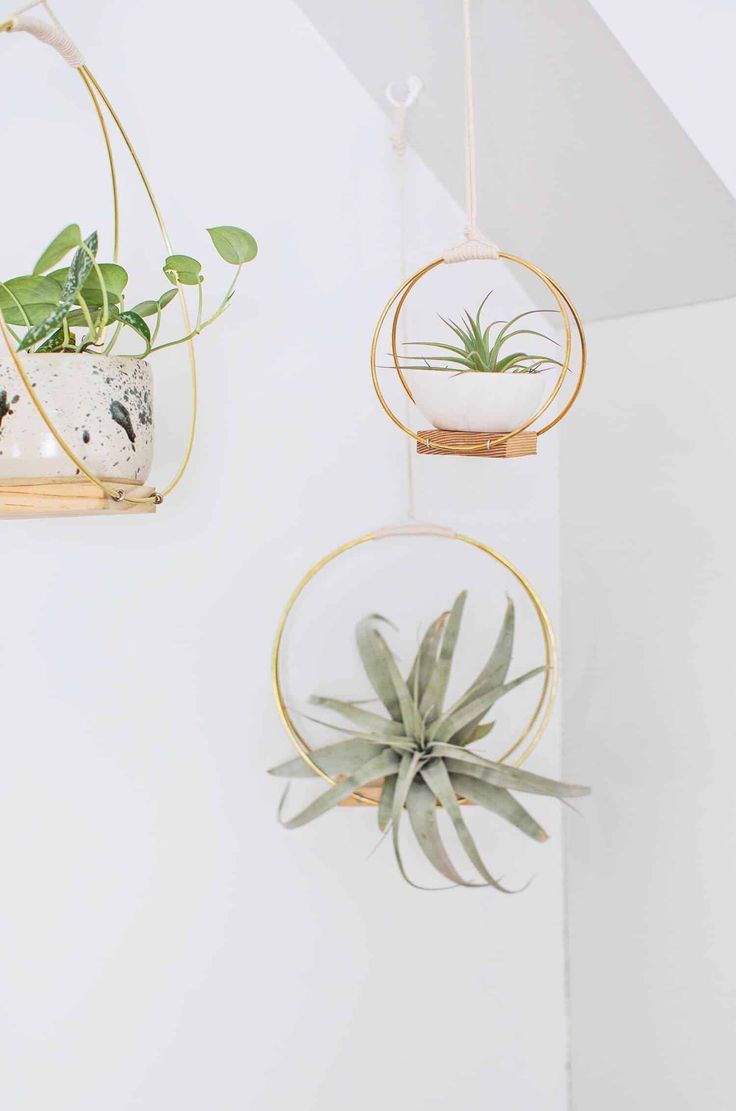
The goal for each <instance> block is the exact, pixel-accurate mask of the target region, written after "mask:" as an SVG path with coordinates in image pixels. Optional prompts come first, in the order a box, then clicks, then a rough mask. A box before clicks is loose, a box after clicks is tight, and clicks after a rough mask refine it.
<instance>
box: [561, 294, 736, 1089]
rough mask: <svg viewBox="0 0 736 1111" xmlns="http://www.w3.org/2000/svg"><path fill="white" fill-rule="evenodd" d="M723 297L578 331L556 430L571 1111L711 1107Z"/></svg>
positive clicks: (720, 1070) (722, 684)
mask: <svg viewBox="0 0 736 1111" xmlns="http://www.w3.org/2000/svg"><path fill="white" fill-rule="evenodd" d="M735 323H736V302H733V301H728V302H722V303H720V304H712V305H704V306H698V307H692V308H688V309H679V310H675V311H671V312H665V313H657V314H652V315H648V316H637V317H631V318H628V319H626V320H620V321H611V322H607V323H601V324H597V325H594V326H593V327H591V328H590V329H589V336H590V343H591V375H590V380H589V384H588V388H587V389H586V391H585V393H584V394H583V395H581V401H580V410H579V412H578V414H577V419H576V420H574V421H570V422H569V427H568V428H567V429H566V434H565V436H564V437H563V439H562V454H561V460H562V471H561V487H562V505H561V518H562V556H563V559H562V567H563V598H564V606H563V632H564V645H565V650H564V653H563V666H564V673H565V684H566V685H565V695H566V697H565V746H566V764H567V767H566V772H567V774H568V775H572V776H579V777H581V778H583V779H584V780H586V781H588V782H591V783H592V784H593V788H594V795H593V798H592V799H591V805H590V806H589V807H588V808H587V809H586V817H585V821H582V822H581V821H579V820H571V821H570V822H569V823H568V843H569V861H570V867H569V879H570V896H569V909H570V947H571V970H572V977H571V1000H572V1010H571V1015H572V1025H571V1037H572V1080H573V1084H572V1086H573V1106H574V1108H575V1111H589V1109H590V1108H595V1111H619V1109H620V1108H621V1107H626V1108H630V1109H631V1111H648V1109H649V1108H652V1107H657V1108H659V1107H667V1108H668V1109H671V1111H692V1109H693V1108H698V1111H728V1109H729V1108H732V1107H733V1106H734V1105H736V1081H735V1080H734V1074H733V1070H732V1068H730V1064H729V1059H730V1053H731V1051H732V1047H733V1039H734V1031H735V1030H736V958H735V957H734V945H733V937H734V928H735V926H736V922H735V918H736V915H735V914H734V895H733V880H732V876H733V860H734V852H735V851H736V832H735V827H734V822H733V790H732V784H733V781H734V775H735V774H736V758H735V757H734V746H733V712H732V697H733V685H734V684H733V643H732V615H733V612H734V605H735V604H736V586H735V584H734V574H733V568H734V566H735V565H736V532H735V530H734V523H733V497H732V484H733V483H732V476H733V474H734V463H735V462H736V453H735V451H734V439H733V409H734V405H735V404H736V381H735V380H734V377H733V374H732V373H731V361H732V360H731V356H730V354H729V352H730V349H731V343H732V338H733V332H734V324H735Z"/></svg>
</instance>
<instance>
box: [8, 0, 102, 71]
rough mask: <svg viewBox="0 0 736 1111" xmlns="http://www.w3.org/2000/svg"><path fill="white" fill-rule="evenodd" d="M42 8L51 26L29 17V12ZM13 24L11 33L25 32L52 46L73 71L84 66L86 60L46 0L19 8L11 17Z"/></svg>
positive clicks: (34, 0)
mask: <svg viewBox="0 0 736 1111" xmlns="http://www.w3.org/2000/svg"><path fill="white" fill-rule="evenodd" d="M38 7H42V8H43V9H44V11H45V12H46V14H47V15H48V17H49V19H50V20H51V25H49V24H48V23H46V22H44V21H43V20H41V19H34V18H33V16H31V15H28V12H30V11H32V10H33V8H38ZM11 21H12V24H11V26H10V28H9V30H11V31H25V32H27V34H29V35H34V36H35V38H37V39H39V40H40V41H41V42H45V43H46V44H47V45H48V46H52V47H53V48H54V50H57V51H58V52H59V54H60V55H61V57H62V58H63V59H64V61H65V62H66V63H67V65H70V66H71V67H72V69H79V67H80V66H83V65H84V58H83V57H82V53H81V51H80V50H79V49H78V48H77V46H75V44H74V43H73V42H72V40H71V38H70V37H69V35H68V34H67V33H66V31H65V30H64V28H63V27H62V25H61V23H60V22H59V20H58V19H57V17H56V16H55V15H54V13H53V12H52V10H51V8H50V6H49V5H48V4H47V3H46V0H33V2H32V3H30V4H26V5H25V6H24V7H22V8H19V9H18V11H16V12H14V13H13V15H12V16H11Z"/></svg>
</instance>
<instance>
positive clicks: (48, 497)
mask: <svg viewBox="0 0 736 1111" xmlns="http://www.w3.org/2000/svg"><path fill="white" fill-rule="evenodd" d="M43 7H45V8H46V10H47V14H49V15H50V16H51V18H52V20H53V21H54V22H53V24H46V23H42V22H40V21H38V20H35V19H30V18H28V17H26V16H24V15H16V16H13V17H11V18H10V19H8V20H6V21H5V22H4V23H2V24H0V33H2V32H13V31H27V32H29V33H31V34H33V35H35V36H36V37H37V38H39V39H40V40H41V41H42V42H46V43H48V44H49V45H51V46H52V47H54V48H55V49H56V50H57V52H58V53H59V54H60V55H61V57H62V58H63V59H64V60H65V61H66V62H67V64H69V65H70V66H71V67H72V68H73V69H74V70H76V71H77V72H78V74H79V76H80V78H81V80H82V82H83V84H84V87H85V89H86V91H87V93H88V94H89V97H90V100H91V102H92V107H93V109H94V113H95V117H96V119H97V122H98V124H99V127H100V131H101V134H102V139H103V143H104V147H105V152H106V158H107V162H108V165H109V173H110V181H111V189H112V209H113V228H114V247H113V261H115V262H117V259H118V249H119V241H120V211H119V197H118V181H117V172H116V167H115V158H114V154H113V149H112V143H111V140H110V133H109V130H108V125H107V123H106V121H105V114H104V110H103V109H106V110H107V113H108V115H109V118H110V120H111V121H112V123H113V124H114V126H115V128H116V129H117V131H118V133H119V135H120V137H121V139H122V141H123V143H124V145H125V147H126V148H127V150H128V153H129V154H130V157H131V159H132V161H133V163H134V165H135V168H136V170H137V172H138V175H139V177H140V179H141V181H142V183H143V186H144V188H145V191H146V194H147V196H148V199H149V201H150V204H151V207H152V208H153V212H154V215H155V217H156V222H157V224H158V227H159V231H160V233H161V236H162V238H163V241H164V243H165V245H166V248H167V250H168V252H169V254H172V253H173V246H172V244H171V241H170V239H169V235H168V232H167V230H166V225H165V223H164V218H163V215H162V213H161V209H160V208H159V205H158V202H157V200H156V197H155V194H154V192H153V189H152V187H151V184H150V182H149V180H148V178H147V176H146V173H145V171H144V169H143V166H142V164H141V161H140V159H139V157H138V154H137V152H136V150H135V147H134V146H133V143H132V140H131V139H130V136H129V135H128V133H127V131H126V130H125V128H124V127H123V124H122V122H121V120H120V118H119V116H118V115H117V113H116V111H115V109H114V108H113V106H112V104H111V103H110V101H109V100H108V98H107V96H106V94H105V92H104V91H103V89H102V88H101V86H100V84H99V83H98V81H97V79H96V78H95V77H94V75H93V74H92V72H91V71H90V70H89V68H88V67H87V66H86V65H85V64H84V61H83V59H82V57H81V55H80V54H79V52H78V51H77V49H76V47H75V46H74V44H73V43H72V41H71V40H70V39H69V37H68V36H67V35H66V33H65V32H64V30H63V28H62V27H61V25H60V24H59V23H58V21H57V20H56V18H55V17H54V16H53V13H51V12H50V9H48V7H47V5H43ZM176 284H177V288H178V292H179V304H180V308H181V312H182V318H183V320H184V326H185V330H186V333H187V335H189V333H190V332H191V330H192V326H191V321H190V318H189V310H188V308H187V304H186V300H185V297H184V292H183V289H182V287H181V285H180V284H179V283H178V282H177V283H176ZM0 334H1V335H2V337H3V339H4V341H5V344H6V346H7V348H8V352H9V354H10V357H11V359H12V362H13V364H14V366H15V370H16V371H17V373H18V376H19V377H20V379H21V382H22V383H23V386H24V388H25V390H26V391H27V393H28V395H29V397H30V399H31V401H32V402H33V405H34V406H35V408H36V410H37V412H38V415H39V417H40V418H41V420H42V421H43V422H44V424H45V425H46V427H47V429H48V430H49V432H50V433H51V435H52V436H53V437H54V439H55V440H56V442H57V444H58V445H59V447H60V448H61V449H62V451H63V452H64V454H65V455H66V456H67V457H68V459H69V460H70V461H71V463H72V464H73V465H74V467H75V468H76V471H77V475H78V477H77V478H76V479H74V478H71V479H70V480H69V482H73V483H74V484H75V486H76V491H75V494H78V495H79V496H75V497H74V499H73V503H70V501H69V499H68V498H67V497H62V498H58V497H57V496H56V494H57V490H58V484H56V483H55V482H54V480H52V479H50V480H49V481H48V482H47V483H46V484H45V485H44V486H43V492H42V493H40V494H39V495H38V497H36V496H34V494H33V492H32V490H31V487H32V486H33V485H34V484H36V482H35V480H33V481H29V482H28V483H26V486H27V489H26V491H25V492H24V498H25V504H24V507H23V515H24V516H43V517H47V516H54V515H56V514H57V513H60V514H64V515H75V516H76V515H81V514H86V513H88V512H92V513H99V512H100V511H101V509H103V510H104V511H105V512H112V513H114V512H119V511H122V510H125V509H128V510H129V509H130V507H131V506H136V507H137V508H138V511H139V512H149V513H152V512H155V509H156V507H157V506H158V505H160V504H161V502H162V501H163V499H164V498H165V497H166V496H167V495H168V494H169V493H171V491H172V490H173V489H174V488H175V487H176V486H177V485H178V484H179V482H180V481H181V479H182V477H183V475H184V472H185V470H186V468H187V465H188V463H189V460H190V458H191V454H192V449H193V446H194V434H195V428H196V421H197V365H196V356H195V351H194V343H193V341H192V339H191V338H189V339H188V340H187V341H186V342H187V348H188V355H189V377H190V384H191V396H192V408H191V416H190V421H189V432H188V438H187V444H186V448H185V450H184V456H183V459H182V461H181V463H180V465H179V467H178V468H177V471H176V473H175V475H174V477H173V478H172V479H171V481H170V482H169V483H168V485H166V486H165V487H164V488H163V489H162V490H160V491H156V490H155V488H152V487H143V488H142V487H140V486H136V485H135V484H134V483H131V482H115V481H112V482H111V481H110V480H109V479H106V478H102V477H100V476H98V475H96V474H94V473H93V472H92V471H91V470H90V469H89V468H88V467H87V466H86V465H85V463H84V462H83V460H81V459H80V458H79V456H78V455H77V453H76V452H75V451H74V450H73V449H72V447H71V446H70V444H69V443H68V442H67V440H66V439H65V438H64V436H63V435H62V434H61V433H60V432H59V430H58V429H57V427H56V426H55V424H54V422H53V421H52V420H51V418H50V416H49V415H48V413H47V411H46V408H45V406H44V404H43V402H42V401H41V399H40V397H39V396H38V393H37V391H36V390H35V389H34V386H33V383H32V382H31V380H30V378H29V376H28V373H27V371H26V369H25V368H24V365H23V360H22V359H21V358H20V357H19V355H18V353H17V351H16V350H15V347H14V345H13V340H12V337H11V335H10V333H9V332H8V328H7V325H6V323H5V319H4V317H3V314H2V311H0ZM18 481H19V480H13V483H9V484H7V485H6V483H4V482H3V483H0V518H2V517H13V516H17V510H18V501H17V499H16V497H15V496H14V495H13V496H10V495H8V491H7V486H8V485H13V484H16V485H17V484H18ZM11 494H12V491H11Z"/></svg>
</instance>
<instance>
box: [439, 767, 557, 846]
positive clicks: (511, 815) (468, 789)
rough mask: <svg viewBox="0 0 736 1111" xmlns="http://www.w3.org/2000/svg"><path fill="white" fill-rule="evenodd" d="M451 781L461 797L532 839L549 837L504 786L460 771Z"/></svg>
mask: <svg viewBox="0 0 736 1111" xmlns="http://www.w3.org/2000/svg"><path fill="white" fill-rule="evenodd" d="M450 782H451V783H452V786H453V787H454V789H455V792H456V793H457V794H458V795H459V796H460V798H464V799H469V800H470V802H474V803H476V804H477V805H478V806H482V807H484V808H485V809H486V810H490V811H492V813H494V814H497V815H498V817H499V818H503V819H504V821H506V822H510V823H511V824H512V825H514V826H516V828H517V829H520V830H521V832H522V833H525V834H526V835H527V837H531V838H532V840H534V841H546V840H547V839H548V838H547V834H546V833H545V832H544V830H543V829H542V827H541V826H540V825H539V823H538V822H537V821H535V819H534V818H533V817H532V816H531V814H530V813H529V812H528V810H525V809H524V807H523V806H522V805H521V803H520V802H517V801H516V799H515V798H514V797H513V795H510V794H509V793H508V791H506V790H504V789H503V788H502V787H494V786H492V785H491V784H490V783H485V782H484V781H483V780H482V779H478V778H476V777H475V776H471V775H463V774H458V773H455V774H454V775H451V776H450Z"/></svg>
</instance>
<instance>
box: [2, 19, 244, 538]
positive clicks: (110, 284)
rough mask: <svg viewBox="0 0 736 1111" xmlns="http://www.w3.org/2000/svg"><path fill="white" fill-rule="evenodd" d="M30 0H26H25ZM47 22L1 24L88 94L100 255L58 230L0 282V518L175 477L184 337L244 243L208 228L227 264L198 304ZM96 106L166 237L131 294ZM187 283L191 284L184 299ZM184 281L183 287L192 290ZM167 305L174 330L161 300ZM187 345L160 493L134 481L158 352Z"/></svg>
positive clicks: (75, 504)
mask: <svg viewBox="0 0 736 1111" xmlns="http://www.w3.org/2000/svg"><path fill="white" fill-rule="evenodd" d="M35 6H37V5H30V7H35ZM43 7H44V8H45V9H46V11H47V12H48V14H49V16H50V17H51V19H52V21H53V22H52V23H46V22H42V21H40V20H36V19H33V18H31V17H30V16H29V15H28V14H27V9H26V11H25V12H24V13H22V14H19V15H17V16H14V17H13V18H11V19H10V20H8V21H7V22H6V23H4V24H2V25H0V31H9V32H12V31H26V32H28V33H30V34H32V35H34V36H35V37H37V38H39V39H40V40H41V41H43V42H47V43H48V44H50V45H51V46H53V47H54V48H55V49H56V50H58V52H59V53H60V54H61V56H62V57H63V58H64V60H65V61H66V62H67V63H68V64H69V65H70V66H71V67H72V68H73V69H75V70H76V71H77V72H78V73H79V75H80V77H81V79H82V81H83V83H84V86H85V88H86V90H87V92H88V94H89V96H90V98H91V101H92V105H93V107H94V110H95V114H96V117H97V120H98V123H99V125H100V128H101V132H102V136H103V140H104V143H105V148H106V151H107V156H108V161H109V167H110V174H111V182H112V198H113V225H114V235H113V247H112V252H111V257H110V258H109V259H103V258H102V257H101V256H100V249H99V248H100V244H99V237H98V234H97V232H96V231H93V232H91V233H90V234H87V235H83V233H82V231H81V229H80V227H79V226H78V225H77V224H70V225H69V226H68V227H66V228H64V229H63V230H62V231H61V232H60V233H59V234H58V235H57V236H56V237H55V238H54V240H53V241H52V242H51V243H50V244H49V246H48V247H47V248H46V249H45V250H44V251H43V253H42V254H41V256H40V258H39V259H38V260H37V262H36V264H35V266H34V267H33V270H32V272H31V273H28V274H22V275H20V276H18V277H10V278H5V279H4V280H1V281H0V333H1V334H2V338H3V340H4V342H5V346H6V348H7V353H6V354H2V355H0V516H3V517H13V516H49V515H55V514H70V513H100V512H121V511H124V512H152V511H154V510H155V508H156V506H157V505H159V504H160V503H161V501H162V500H163V498H164V497H165V496H166V495H167V494H169V493H170V492H171V491H172V490H173V489H174V487H175V486H176V485H177V484H178V482H179V481H180V480H181V478H182V476H183V474H184V471H185V469H186V466H187V464H188V462H189V458H190V456H191V451H192V446H193V441H194V431H195V424H196V402H197V377H196V359H195V353H194V340H195V338H196V337H197V336H198V335H200V334H201V332H202V331H204V329H205V328H207V327H209V326H210V325H211V324H213V323H214V322H215V321H216V320H218V319H219V318H220V316H222V314H223V313H224V312H225V310H226V309H227V307H228V306H229V304H230V302H231V300H232V297H233V294H234V291H235V287H236V284H237V280H238V278H239V276H240V272H241V270H242V267H243V265H245V263H247V262H250V261H251V260H252V259H253V258H254V257H255V255H256V253H257V246H256V243H255V240H254V239H253V237H252V236H251V235H250V234H249V233H248V232H246V231H244V230H243V229H242V228H238V227H232V226H225V227H216V228H210V229H209V235H210V238H211V240H212V244H213V246H214V248H215V250H216V251H217V253H218V255H219V256H220V258H221V259H222V260H224V262H226V263H228V264H229V265H230V266H231V267H233V268H234V270H235V273H234V277H233V279H232V281H231V282H230V285H229V286H228V287H227V289H226V291H225V293H224V295H223V296H222V297H221V299H220V300H219V301H216V302H215V303H214V305H212V306H210V307H207V308H206V306H205V297H204V289H203V287H204V275H203V270H202V265H201V263H200V262H199V261H198V260H197V259H195V258H192V257H191V256H189V255H183V254H175V253H174V252H173V248H172V244H171V241H170V239H169V237H168V234H167V232H166V227H165V224H164V221H163V217H162V215H161V211H160V209H159V206H158V204H157V202H156V199H155V197H154V195H153V192H152V189H151V186H150V183H149V182H148V179H147V178H146V176H145V173H144V171H143V168H142V166H141V164H140V161H139V159H138V156H137V154H136V153H135V150H134V148H133V145H132V143H131V141H130V139H129V137H128V135H127V133H126V131H125V130H124V128H123V126H122V124H121V122H120V120H119V118H118V116H117V114H116V113H115V111H114V109H113V108H112V105H111V104H110V102H109V100H108V99H107V97H106V96H105V94H104V92H103V91H102V89H101V87H100V85H99V84H98V82H97V81H96V79H95V78H94V76H93V75H92V73H91V72H90V70H89V69H88V68H87V66H86V65H85V64H84V62H83V59H82V58H81V56H80V54H79V52H78V50H77V49H76V47H75V46H74V44H73V43H72V42H71V40H70V39H69V37H68V36H67V35H66V33H65V32H64V30H63V28H62V27H61V25H60V24H59V23H58V21H56V19H55V17H54V16H53V15H52V13H51V12H50V10H49V9H48V6H47V5H46V4H44V5H43ZM105 112H107V113H108V115H109V118H110V119H111V120H112V122H113V123H114V125H115V127H116V128H117V130H118V132H119V134H120V136H121V137H122V139H123V141H124V143H125V145H126V147H127V149H128V151H129V153H130V155H131V157H132V159H133V162H134V164H135V166H136V169H137V170H138V173H139V175H140V177H141V180H142V181H143V184H144V187H145V189H146V192H147V195H148V198H149V200H150V202H151V205H152V207H153V210H154V214H155V216H156V219H157V222H158V225H159V228H160V231H161V235H162V238H163V241H164V244H165V247H166V254H167V257H166V258H165V259H164V260H162V262H163V265H162V271H163V273H162V277H161V286H164V287H165V288H164V289H163V291H162V290H161V287H159V288H158V289H157V290H155V291H154V292H155V294H156V295H155V297H154V298H153V299H147V300H141V301H138V302H137V303H131V301H130V299H129V297H128V289H127V287H128V273H127V271H126V270H125V269H124V267H123V266H121V265H120V262H119V206H118V187H117V174H116V169H115V161H114V156H113V149H112V144H111V140H110V135H109V132H108V125H107V123H106V117H105ZM187 287H193V289H192V290H189V292H190V293H192V294H193V307H192V308H190V306H189V303H188V297H187V292H188V289H187ZM194 290H196V293H195V292H194ZM174 301H177V302H178V305H179V309H180V313H181V324H180V326H179V328H178V330H174V329H172V328H171V327H170V317H171V312H167V311H166V310H167V308H168V306H169V305H171V304H172V302H174ZM177 345H183V346H184V347H186V348H187V351H188V361H189V373H190V380H191V388H192V415H191V420H190V428H189V437H188V442H187V447H186V450H185V454H184V459H183V461H182V463H181V465H180V467H179V469H178V470H177V472H176V474H175V476H174V478H173V480H172V481H171V482H169V483H168V485H167V486H165V487H164V488H163V489H161V490H157V489H156V488H155V487H153V486H147V485H145V483H146V482H147V480H148V476H149V473H150V470H151V465H152V462H153V449H154V425H155V416H154V404H153V399H154V386H153V374H152V368H151V363H150V362H149V359H150V358H151V357H155V354H156V352H157V351H160V350H162V349H164V348H169V347H175V346H177Z"/></svg>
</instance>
